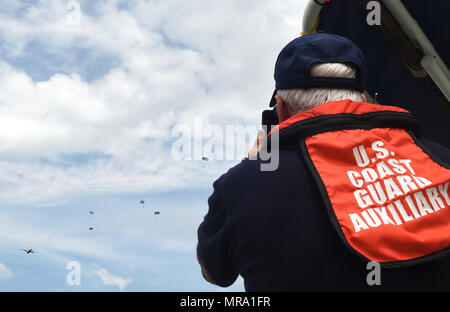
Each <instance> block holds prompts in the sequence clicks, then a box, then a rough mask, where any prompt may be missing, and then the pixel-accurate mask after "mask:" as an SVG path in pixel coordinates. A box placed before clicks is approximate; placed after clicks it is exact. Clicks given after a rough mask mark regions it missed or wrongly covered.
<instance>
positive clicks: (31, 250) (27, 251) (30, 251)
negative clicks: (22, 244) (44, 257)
mask: <svg viewBox="0 0 450 312" xmlns="http://www.w3.org/2000/svg"><path fill="white" fill-rule="evenodd" d="M21 250H23V251H25V253H26V254H27V255H28V254H31V253H37V251H34V250H33V248H30V249H21Z"/></svg>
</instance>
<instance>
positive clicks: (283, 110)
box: [275, 95, 291, 123]
mask: <svg viewBox="0 0 450 312" xmlns="http://www.w3.org/2000/svg"><path fill="white" fill-rule="evenodd" d="M275 100H276V101H277V107H278V119H279V120H280V123H281V122H283V121H285V120H286V119H288V118H289V117H291V113H290V112H289V109H288V108H287V106H286V104H284V102H283V99H282V98H281V96H279V95H275Z"/></svg>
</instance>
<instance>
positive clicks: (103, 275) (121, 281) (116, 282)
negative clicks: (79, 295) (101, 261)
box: [92, 268, 132, 291]
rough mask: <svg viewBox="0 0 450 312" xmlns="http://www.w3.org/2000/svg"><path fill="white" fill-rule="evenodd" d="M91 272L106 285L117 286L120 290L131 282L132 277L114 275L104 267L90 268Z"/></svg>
mask: <svg viewBox="0 0 450 312" xmlns="http://www.w3.org/2000/svg"><path fill="white" fill-rule="evenodd" d="M92 274H94V275H96V276H98V277H99V278H100V279H101V280H102V282H103V284H104V285H106V286H118V287H119V289H120V291H122V290H123V289H124V288H125V287H126V286H127V285H128V284H130V283H131V282H132V279H129V278H124V277H121V276H116V275H114V274H112V273H110V272H108V270H106V269H105V268H101V269H97V270H92Z"/></svg>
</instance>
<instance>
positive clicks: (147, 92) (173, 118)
mask: <svg viewBox="0 0 450 312" xmlns="http://www.w3.org/2000/svg"><path fill="white" fill-rule="evenodd" d="M305 2H306V1H294V0H289V1H283V3H280V2H278V1H269V0H249V1H240V0H220V1H207V0H197V1H180V0H165V1H137V0H131V1H124V0H122V1H119V0H102V1H100V0H99V1H90V0H89V1H87V0H85V1H65V0H52V1H50V0H39V1H23V0H2V4H1V5H0V128H1V131H0V142H2V144H1V145H0V165H1V168H2V169H1V170H0V186H1V188H0V189H1V191H0V291H223V290H224V289H221V288H219V287H215V286H213V285H210V284H208V283H207V282H205V281H204V280H203V279H202V277H201V274H200V269H199V266H198V264H197V263H196V259H195V246H196V231H197V227H198V225H199V224H200V222H201V221H202V219H203V216H204V215H205V214H206V212H207V209H208V206H207V198H208V196H209V195H210V194H211V192H212V183H213V181H214V180H215V179H217V178H218V177H219V176H220V175H221V174H222V173H224V172H225V171H226V170H227V169H228V168H229V167H231V166H233V165H234V164H236V163H237V162H238V161H239V159H240V158H242V157H243V156H244V155H240V154H239V155H236V159H234V160H231V161H230V160H228V161H225V160H215V159H214V157H213V158H212V159H211V161H209V162H208V163H207V164H205V163H202V162H201V161H199V160H176V159H174V157H173V154H172V153H171V152H172V151H171V147H172V145H173V143H174V141H176V140H177V138H176V137H173V135H172V134H173V133H172V132H173V129H174V128H175V127H176V126H177V125H180V124H181V125H184V126H186V127H188V128H193V127H195V125H194V124H195V120H198V119H200V120H202V122H203V125H208V124H212V125H214V126H218V127H221V128H223V129H225V127H226V126H227V125H243V126H247V125H255V126H257V125H258V123H259V122H260V114H261V111H262V110H263V109H265V108H266V106H267V102H268V99H269V97H270V95H271V94H272V90H273V84H274V82H273V78H272V76H273V66H274V62H275V59H276V56H277V54H278V52H279V50H280V49H281V48H282V47H283V46H284V45H285V44H286V43H287V42H289V41H290V40H292V39H293V38H295V37H296V36H298V33H299V31H300V25H301V16H302V14H303V9H304V6H305ZM74 3H75V4H78V5H79V8H80V10H79V11H77V12H74V11H73V10H72V11H71V10H70V9H69V8H72V7H73V4H74ZM75 13H76V14H79V15H78V16H79V17H80V23H78V24H76V25H74V24H73V23H72V24H71V23H69V22H68V16H69V17H70V16H71V15H70V14H75ZM141 199H144V200H145V202H146V203H145V205H144V206H142V205H140V204H139V201H140V200H141ZM89 211H94V214H93V215H90V214H89ZM155 211H160V212H161V214H160V215H159V217H156V216H155V215H154V212H155ZM91 226H93V227H94V230H93V231H89V227H91ZM30 247H32V248H33V249H35V250H37V251H38V253H37V254H32V255H25V254H24V253H23V251H21V250H20V249H21V248H30ZM69 261H77V262H78V263H80V265H81V285H78V286H70V285H68V284H67V282H66V276H67V274H68V273H69V270H67V269H66V265H67V263H68V262H69ZM227 290H231V291H242V290H244V286H243V281H242V279H241V278H240V279H238V281H237V282H236V283H235V284H234V285H233V286H231V287H230V288H228V289H227Z"/></svg>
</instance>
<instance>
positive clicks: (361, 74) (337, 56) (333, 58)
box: [270, 32, 366, 107]
mask: <svg viewBox="0 0 450 312" xmlns="http://www.w3.org/2000/svg"><path fill="white" fill-rule="evenodd" d="M317 63H352V64H353V65H354V66H355V68H356V72H357V74H356V78H355V79H352V78H338V77H336V78H334V77H312V76H311V75H310V69H311V66H312V65H314V64H317ZM274 77H275V88H276V90H288V89H307V88H339V89H354V90H358V91H360V92H364V90H365V81H366V61H365V58H364V55H363V53H362V51H361V50H360V49H359V48H358V46H357V45H356V44H355V43H353V42H352V41H350V40H349V39H347V38H344V37H341V36H338V35H335V34H329V33H320V32H318V33H312V34H309V35H305V36H302V37H299V38H296V39H294V40H293V41H291V42H290V43H289V44H288V45H287V46H286V47H284V49H283V50H282V51H281V52H280V55H278V59H277V62H276V64H275V75H274ZM276 90H275V92H274V94H273V96H272V100H271V103H270V106H271V107H272V106H274V105H275V104H276V101H275V97H274V96H275V94H276Z"/></svg>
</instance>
